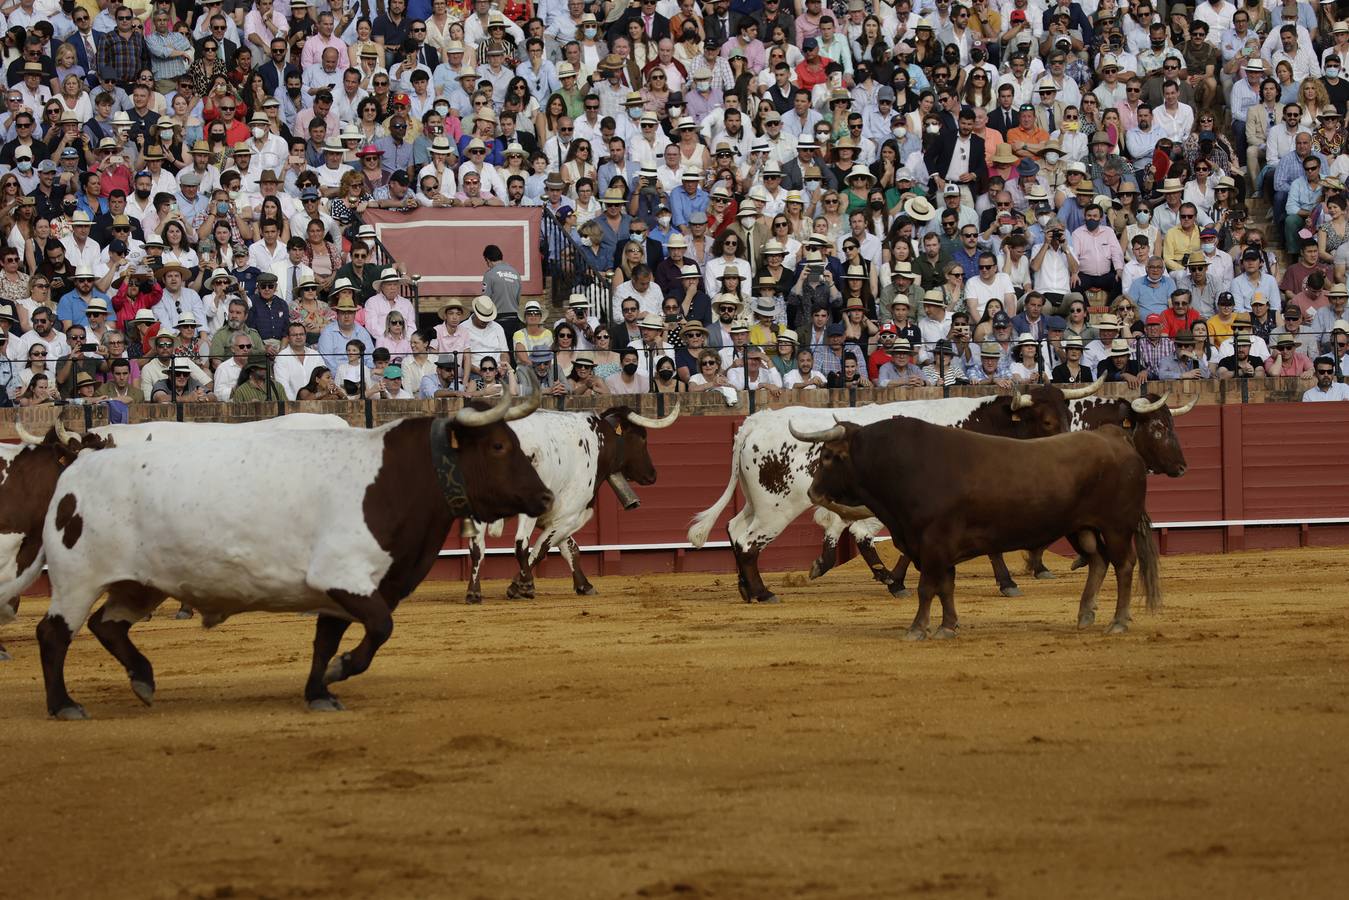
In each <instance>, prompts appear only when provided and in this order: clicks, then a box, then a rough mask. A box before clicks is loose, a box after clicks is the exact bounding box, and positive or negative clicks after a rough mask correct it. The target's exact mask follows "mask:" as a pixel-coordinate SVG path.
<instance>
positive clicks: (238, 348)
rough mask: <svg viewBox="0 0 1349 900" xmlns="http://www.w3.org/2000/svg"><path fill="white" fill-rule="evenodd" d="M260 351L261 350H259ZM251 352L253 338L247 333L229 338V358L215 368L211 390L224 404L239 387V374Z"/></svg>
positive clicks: (237, 333)
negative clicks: (213, 383)
mask: <svg viewBox="0 0 1349 900" xmlns="http://www.w3.org/2000/svg"><path fill="white" fill-rule="evenodd" d="M259 349H261V348H259ZM252 352H253V337H252V335H250V334H249V333H248V332H247V331H239V332H236V333H235V334H234V336H233V337H231V338H230V358H229V359H227V360H225V361H224V362H222V363H221V364H220V365H218V366H216V370H215V385H214V387H213V388H212V390H213V391H214V392H215V397H216V399H217V400H219V401H220V402H222V403H224V402H226V401H227V400H229V398H230V395H231V394H233V393H234V389H235V388H236V387H238V386H239V374H240V373H241V372H243V370H244V363H246V362H248V355H249V354H250V353H252Z"/></svg>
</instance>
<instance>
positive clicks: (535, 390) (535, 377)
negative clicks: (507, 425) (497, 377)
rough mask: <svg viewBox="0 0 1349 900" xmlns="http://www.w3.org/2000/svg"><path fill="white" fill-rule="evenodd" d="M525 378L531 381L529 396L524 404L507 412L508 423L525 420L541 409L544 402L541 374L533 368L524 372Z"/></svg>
mask: <svg viewBox="0 0 1349 900" xmlns="http://www.w3.org/2000/svg"><path fill="white" fill-rule="evenodd" d="M524 372H525V378H527V379H529V387H530V391H529V396H528V397H526V398H525V399H524V401H523V402H521V403H517V404H515V406H512V407H511V408H510V409H508V410H506V421H507V422H514V421H515V420H516V419H523V418H524V417H525V416H527V415H529V414H530V413H532V412H533V411H534V410H536V409H538V408H539V404H540V403H542V402H543V384H542V383H541V382H540V381H539V374H538V373H537V372H535V371H534V367H533V366H529V367H528V368H526V369H525V370H524Z"/></svg>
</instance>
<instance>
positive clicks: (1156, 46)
mask: <svg viewBox="0 0 1349 900" xmlns="http://www.w3.org/2000/svg"><path fill="white" fill-rule="evenodd" d="M1164 43H1166V41H1153V42H1152V49H1153V50H1160V49H1162V44H1164Z"/></svg>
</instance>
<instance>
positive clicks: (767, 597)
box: [759, 594, 782, 603]
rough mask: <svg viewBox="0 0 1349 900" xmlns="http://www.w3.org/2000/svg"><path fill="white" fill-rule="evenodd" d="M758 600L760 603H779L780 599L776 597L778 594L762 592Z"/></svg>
mask: <svg viewBox="0 0 1349 900" xmlns="http://www.w3.org/2000/svg"><path fill="white" fill-rule="evenodd" d="M759 602H760V603H781V602H782V601H781V600H779V599H778V595H777V594H764V595H763V596H762V597H760V598H759Z"/></svg>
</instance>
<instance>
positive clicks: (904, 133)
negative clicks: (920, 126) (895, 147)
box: [890, 128, 909, 141]
mask: <svg viewBox="0 0 1349 900" xmlns="http://www.w3.org/2000/svg"><path fill="white" fill-rule="evenodd" d="M890 133H891V134H893V135H894V136H895V140H898V141H902V140H904V138H906V137H908V134H909V130H908V129H907V128H892V129H890Z"/></svg>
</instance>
